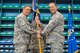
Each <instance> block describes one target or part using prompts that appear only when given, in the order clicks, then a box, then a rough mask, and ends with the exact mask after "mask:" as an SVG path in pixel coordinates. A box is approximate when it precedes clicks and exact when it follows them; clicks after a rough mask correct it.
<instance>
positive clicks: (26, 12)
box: [23, 6, 31, 16]
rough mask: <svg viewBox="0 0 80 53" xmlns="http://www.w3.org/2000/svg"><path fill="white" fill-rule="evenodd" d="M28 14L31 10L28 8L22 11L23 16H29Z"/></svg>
mask: <svg viewBox="0 0 80 53" xmlns="http://www.w3.org/2000/svg"><path fill="white" fill-rule="evenodd" d="M30 12H31V8H30V7H29V6H27V7H25V8H24V9H23V13H24V15H25V16H28V15H29V14H30Z"/></svg>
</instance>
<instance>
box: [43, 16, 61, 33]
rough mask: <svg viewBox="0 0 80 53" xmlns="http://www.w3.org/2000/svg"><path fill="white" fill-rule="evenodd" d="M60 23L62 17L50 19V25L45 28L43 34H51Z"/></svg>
mask: <svg viewBox="0 0 80 53" xmlns="http://www.w3.org/2000/svg"><path fill="white" fill-rule="evenodd" d="M59 21H60V17H52V19H50V21H49V23H48V25H47V26H46V27H45V28H44V30H43V32H42V33H43V34H49V33H50V32H51V31H52V30H53V29H54V28H55V27H56V26H57V25H58V24H59Z"/></svg>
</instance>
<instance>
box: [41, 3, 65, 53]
mask: <svg viewBox="0 0 80 53" xmlns="http://www.w3.org/2000/svg"><path fill="white" fill-rule="evenodd" d="M49 10H50V12H51V14H52V17H51V18H50V20H49V23H48V25H46V27H45V28H44V30H43V31H42V34H43V36H44V35H46V43H47V44H50V46H51V53H63V46H64V40H65V38H64V35H63V31H64V17H63V15H62V14H61V13H60V12H58V11H57V6H56V4H55V3H54V2H50V3H49Z"/></svg>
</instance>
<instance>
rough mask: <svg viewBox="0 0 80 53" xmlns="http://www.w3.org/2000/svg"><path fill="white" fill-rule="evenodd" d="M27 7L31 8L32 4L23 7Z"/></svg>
mask: <svg viewBox="0 0 80 53" xmlns="http://www.w3.org/2000/svg"><path fill="white" fill-rule="evenodd" d="M26 7H30V8H31V6H29V5H27V6H24V7H23V9H24V8H26Z"/></svg>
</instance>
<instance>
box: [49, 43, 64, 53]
mask: <svg viewBox="0 0 80 53" xmlns="http://www.w3.org/2000/svg"><path fill="white" fill-rule="evenodd" d="M50 45H51V51H50V52H51V53H63V44H61V43H52V44H50Z"/></svg>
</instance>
